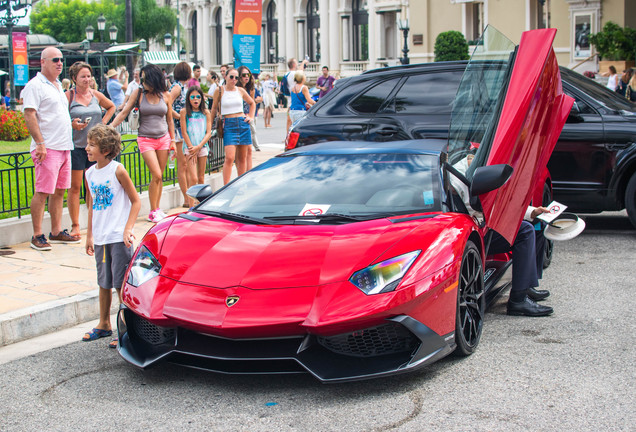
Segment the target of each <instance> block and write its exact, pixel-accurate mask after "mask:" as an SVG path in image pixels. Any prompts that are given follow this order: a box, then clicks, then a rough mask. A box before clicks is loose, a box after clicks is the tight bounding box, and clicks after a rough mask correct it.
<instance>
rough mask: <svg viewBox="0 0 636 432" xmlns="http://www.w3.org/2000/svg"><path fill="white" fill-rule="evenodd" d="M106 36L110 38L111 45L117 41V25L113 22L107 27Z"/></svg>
mask: <svg viewBox="0 0 636 432" xmlns="http://www.w3.org/2000/svg"><path fill="white" fill-rule="evenodd" d="M108 36H109V38H110V43H111V45H114V44H116V43H117V27H116V26H115V25H114V24H113V25H112V26H110V28H109V29H108ZM115 68H117V54H115Z"/></svg>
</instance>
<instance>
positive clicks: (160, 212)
mask: <svg viewBox="0 0 636 432" xmlns="http://www.w3.org/2000/svg"><path fill="white" fill-rule="evenodd" d="M155 213H156V214H157V215H159V217H161V219H165V218H167V217H168V215H167V214H165V213H164V212H163V210H161V209H159V208H158V209H157V210H155Z"/></svg>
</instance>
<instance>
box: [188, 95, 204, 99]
mask: <svg viewBox="0 0 636 432" xmlns="http://www.w3.org/2000/svg"><path fill="white" fill-rule="evenodd" d="M190 99H201V95H190Z"/></svg>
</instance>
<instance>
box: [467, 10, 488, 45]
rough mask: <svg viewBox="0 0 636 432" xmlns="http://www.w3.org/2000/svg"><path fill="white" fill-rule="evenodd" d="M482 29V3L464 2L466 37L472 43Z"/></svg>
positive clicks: (475, 40)
mask: <svg viewBox="0 0 636 432" xmlns="http://www.w3.org/2000/svg"><path fill="white" fill-rule="evenodd" d="M483 31H484V3H483V2H479V1H476V2H472V3H468V4H466V39H468V43H469V44H471V45H474V44H475V43H477V40H478V39H479V38H480V37H481V34H482V33H483Z"/></svg>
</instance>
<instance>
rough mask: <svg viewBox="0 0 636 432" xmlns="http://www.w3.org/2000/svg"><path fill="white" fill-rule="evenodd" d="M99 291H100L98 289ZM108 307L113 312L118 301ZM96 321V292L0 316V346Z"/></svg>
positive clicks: (97, 300) (97, 306) (97, 309)
mask: <svg viewBox="0 0 636 432" xmlns="http://www.w3.org/2000/svg"><path fill="white" fill-rule="evenodd" d="M97 289H99V288H97ZM113 303H117V305H116V306H114V307H111V314H112V313H116V312H117V309H118V307H119V302H117V301H115V302H113ZM96 318H99V294H98V292H96V290H93V291H89V292H85V293H81V294H77V295H74V296H71V297H67V298H64V299H60V300H53V301H50V302H47V303H43V304H40V305H36V306H31V307H28V308H25V309H20V310H17V311H13V312H8V313H6V314H2V315H0V346H4V345H9V344H12V343H15V342H20V341H22V340H25V339H30V338H33V337H36V336H41V335H43V334H46V333H50V332H53V331H56V330H60V329H62V328H67V327H72V326H75V325H77V324H81V323H84V322H87V321H92V320H94V319H96Z"/></svg>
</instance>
